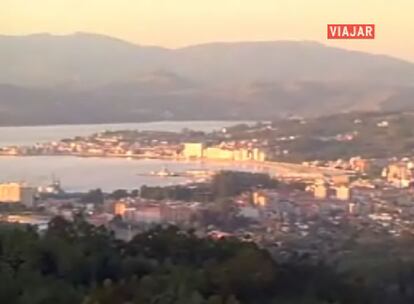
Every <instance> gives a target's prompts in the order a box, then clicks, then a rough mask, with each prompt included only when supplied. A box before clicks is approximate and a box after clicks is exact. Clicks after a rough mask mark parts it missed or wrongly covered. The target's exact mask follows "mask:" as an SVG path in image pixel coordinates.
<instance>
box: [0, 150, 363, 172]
mask: <svg viewBox="0 0 414 304" xmlns="http://www.w3.org/2000/svg"><path fill="white" fill-rule="evenodd" d="M59 156H61V157H62V156H63V157H75V158H99V159H114V158H116V159H127V160H159V161H163V160H164V161H175V162H184V163H185V162H187V163H188V162H190V163H206V164H226V165H229V166H235V167H240V168H243V167H246V168H250V169H254V171H260V172H265V173H268V174H270V175H272V173H273V174H274V175H279V176H281V177H282V176H285V175H286V176H289V175H290V176H292V177H294V176H297V177H299V176H302V178H303V177H305V176H308V178H318V177H320V178H322V177H323V176H325V175H327V176H337V175H352V174H355V172H353V171H346V170H340V169H334V168H329V167H310V166H305V165H302V164H299V163H288V162H273V161H263V162H260V161H252V160H248V161H235V160H223V159H206V158H200V159H187V158H183V157H169V156H165V157H160V156H154V157H150V156H140V155H125V154H85V153H62V154H54V153H50V154H31V155H30V154H17V155H10V154H6V153H0V157H13V158H18V157H59ZM271 172H272V173H271ZM292 172H295V174H293V173H292Z"/></svg>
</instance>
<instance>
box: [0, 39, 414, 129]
mask: <svg viewBox="0 0 414 304" xmlns="http://www.w3.org/2000/svg"><path fill="white" fill-rule="evenodd" d="M0 71H1V72H0V124H2V125H28V124H60V123H106V122H133V121H148V120H162V119H169V120H184V119H185V120H191V119H194V120H199V119H237V120H239V119H251V120H259V119H262V120H269V119H275V118H279V117H286V116H290V115H300V116H320V115H327V114H332V113H338V112H349V111H378V110H412V109H413V108H414V102H412V101H413V97H414V86H413V84H414V64H413V63H411V62H408V61H404V60H400V59H397V58H392V57H389V56H384V55H373V54H368V53H363V52H356V51H350V50H345V49H340V48H333V47H328V46H325V45H323V44H320V43H316V42H312V41H268V42H239V43H210V44H202V45H196V46H189V47H185V48H179V49H166V48H161V47H153V46H141V45H136V44H132V43H128V42H125V41H122V40H119V39H115V38H111V37H107V36H101V35H95V34H88V33H76V34H72V35H65V36H56V35H50V34H35V35H29V36H0Z"/></svg>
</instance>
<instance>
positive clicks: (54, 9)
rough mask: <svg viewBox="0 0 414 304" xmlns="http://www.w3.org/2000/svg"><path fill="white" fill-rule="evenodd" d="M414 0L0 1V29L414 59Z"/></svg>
mask: <svg viewBox="0 0 414 304" xmlns="http://www.w3.org/2000/svg"><path fill="white" fill-rule="evenodd" d="M413 13H414V1H413V0H0V34H6V35H26V34H31V33H45V32H47V33H52V34H70V33H73V32H91V33H98V34H104V35H108V36H113V37H117V38H121V39H124V40H127V41H130V42H133V43H137V44H142V45H158V46H164V47H169V48H177V47H181V46H187V45H192V44H199V43H206V42H216V41H229V42H232V41H261V40H315V41H319V42H322V43H325V44H328V45H333V46H337V47H343V48H347V49H355V50H362V51H368V52H371V53H380V54H388V55H392V56H395V57H400V58H404V59H407V60H411V61H414V39H413V38H414V15H413ZM328 23H374V24H375V25H376V39H375V40H365V41H361V40H357V41H355V40H354V41H348V40H340V41H328V40H327V39H326V31H327V24H328Z"/></svg>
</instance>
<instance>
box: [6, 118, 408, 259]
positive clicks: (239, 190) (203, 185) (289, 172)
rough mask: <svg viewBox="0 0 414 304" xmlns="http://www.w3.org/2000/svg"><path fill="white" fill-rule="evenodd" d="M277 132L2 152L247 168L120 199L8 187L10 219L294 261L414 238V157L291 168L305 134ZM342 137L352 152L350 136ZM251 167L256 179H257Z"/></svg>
mask: <svg viewBox="0 0 414 304" xmlns="http://www.w3.org/2000/svg"><path fill="white" fill-rule="evenodd" d="M288 123H290V124H291V123H292V122H291V121H289V122H288ZM294 123H295V124H297V125H299V126H300V125H304V124H306V122H304V121H303V120H295V122H294ZM360 124H363V122H362V120H357V119H354V118H352V125H353V126H356V128H358V127H359V125H360ZM389 124H390V123H389V122H388V121H384V120H382V118H381V120H380V121H379V122H375V126H376V128H377V129H378V130H380V131H383V132H389V131H388V129H387V128H388V127H389ZM273 129H275V126H274V125H272V124H266V123H265V124H263V123H260V124H256V125H255V126H234V127H230V128H227V129H222V130H218V131H215V132H211V133H207V134H206V133H202V132H195V131H191V130H183V131H182V132H181V133H174V132H149V131H146V132H140V131H132V130H129V131H116V132H111V131H106V132H101V133H98V134H94V135H91V136H87V137H76V138H73V139H63V140H61V141H59V142H51V143H42V144H36V145H34V146H31V147H3V148H2V150H1V151H2V154H3V155H18V156H26V155H31V156H36V155H54V156H56V157H59V156H60V155H72V156H82V157H91V156H94V157H126V158H131V159H137V161H139V159H142V158H154V159H173V160H176V161H193V162H200V161H202V162H209V161H211V162H227V163H233V164H239V165H241V164H244V166H243V168H242V169H241V170H240V171H218V172H201V173H202V176H203V179H196V180H192V181H189V182H187V183H185V184H180V185H172V186H166V187H149V186H146V185H141V186H140V187H138V186H137V189H136V190H131V189H129V190H124V189H119V190H116V191H114V192H113V193H103V192H102V190H100V189H91V191H90V192H88V193H66V192H65V191H64V189H63V188H64V187H62V185H60V184H59V181H58V180H55V181H53V183H52V184H51V185H48V186H46V187H38V188H36V187H33V186H30V185H26V184H21V183H5V184H2V185H0V201H1V202H3V204H2V206H0V207H2V220H3V221H7V222H20V223H30V224H35V225H37V226H38V227H39V229H46V227H47V223H48V221H49V220H50V219H51V218H53V217H55V216H62V217H64V218H66V219H68V220H73V218H74V217H76V216H77V215H79V214H82V216H84V217H85V218H86V219H87V221H89V222H90V223H92V224H94V225H96V226H105V227H108V228H109V229H111V230H112V231H114V232H115V234H116V235H117V237H119V238H121V239H126V240H129V239H131V238H132V237H133V236H134V235H135V234H137V233H139V232H141V231H145V230H147V229H149V228H151V227H154V226H157V225H177V226H179V227H182V228H191V229H195V231H196V232H197V234H198V235H200V236H209V237H213V238H226V237H236V238H238V239H240V240H246V241H253V242H255V243H257V244H259V245H260V246H263V247H265V248H268V249H269V250H271V252H272V253H273V254H275V255H278V256H283V255H286V254H288V253H289V252H290V253H291V252H292V248H296V247H295V246H293V245H292V244H296V246H297V247H298V248H300V251H301V252H302V253H306V254H309V255H311V256H312V255H315V256H317V257H320V256H321V255H324V254H328V253H329V252H332V251H333V250H334V251H335V250H336V249H337V248H338V246H341V244H346V243H347V241H349V239H350V238H356V236H358V238H361V239H365V238H369V239H373V240H375V239H376V238H384V237H390V238H399V237H401V236H404V235H412V234H413V233H414V221H413V220H412V218H413V217H412V216H413V215H414V204H413V201H414V191H413V190H414V159H413V158H410V157H408V156H405V157H390V158H384V157H378V158H367V157H363V156H360V155H355V156H352V157H350V158H349V159H332V160H327V159H313V160H303V161H302V162H296V163H295V162H292V161H290V162H288V161H287V160H290V159H289V158H288V157H287V156H288V155H289V154H295V153H296V154H297V153H298V152H297V151H294V150H287V147H286V146H283V143H285V142H287V143H288V144H290V143H291V142H292V141H295V138H296V137H298V138H299V137H301V136H303V135H299V136H298V135H296V136H294V135H290V136H288V135H285V134H283V135H284V136H281V137H277V138H276V140H273V141H271V140H270V136H269V131H272V130H273ZM263 132H265V133H264V134H266V135H265V136H264V135H263ZM349 133H350V134H354V135H353V136H358V135H356V134H357V132H355V131H352V130H350V131H349ZM258 134H261V136H259V135H258ZM270 134H272V135H273V134H274V133H270ZM318 136H319V135H318ZM333 138H334V141H337V142H338V143H340V142H342V141H346V142H348V144H349V145H352V144H353V142H352V141H353V137H352V136H351V135H349V136H345V135H342V134H337V135H336V136H335V137H333ZM323 141H326V139H325V138H324V139H323ZM275 143H276V145H275ZM281 143H282V144H281ZM249 168H250V169H249ZM252 168H255V169H256V170H255V171H254V172H249V171H251V169H252ZM201 173H200V172H198V174H201ZM154 174H158V175H159V176H160V178H161V177H162V176H174V175H175V174H177V173H175V172H170V171H168V170H166V169H164V170H160V171H159V172H155V173H154ZM287 246H288V247H289V250H287V249H286V248H287ZM316 248H317V250H316ZM335 248H336V249H335ZM338 252H341V250H338Z"/></svg>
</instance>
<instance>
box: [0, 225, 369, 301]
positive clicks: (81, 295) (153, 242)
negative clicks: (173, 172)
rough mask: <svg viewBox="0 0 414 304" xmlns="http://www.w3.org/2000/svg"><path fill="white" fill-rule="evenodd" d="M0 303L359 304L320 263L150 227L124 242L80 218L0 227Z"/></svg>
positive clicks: (346, 284) (352, 289) (352, 290)
mask: <svg viewBox="0 0 414 304" xmlns="http://www.w3.org/2000/svg"><path fill="white" fill-rule="evenodd" d="M0 281H1V285H0V303H10V304H12V303H30V304H37V303H39V304H40V303H42V304H43V303H44V304H47V303H54V304H56V303H62V304H66V303H67V304H69V303H70V304H73V303H84V304H117V303H191V304H192V303H209V304H213V303H226V304H235V303H365V302H363V298H364V295H363V293H362V292H359V291H358V292H357V290H358V286H357V285H356V284H353V283H352V282H350V281H347V280H346V279H345V278H343V277H340V276H339V275H336V274H335V273H333V272H332V271H330V270H329V269H328V268H326V267H324V266H321V265H319V266H311V265H306V264H301V263H291V264H283V265H278V264H277V263H276V262H274V261H273V259H272V258H271V257H270V256H269V254H268V253H267V251H265V250H261V249H259V248H257V247H256V246H255V245H253V244H248V243H240V242H239V241H236V240H211V239H200V238H197V237H195V236H194V235H193V234H192V233H191V232H183V231H179V230H178V229H176V228H174V227H166V228H156V229H153V230H151V231H149V232H146V233H143V234H140V235H137V236H136V237H135V238H134V239H133V240H131V241H130V242H128V243H125V242H122V241H119V240H116V239H114V237H113V236H112V234H111V233H110V232H108V231H107V230H106V229H104V228H96V227H93V226H90V225H89V224H87V223H86V222H84V221H83V220H82V219H76V220H75V222H74V223H69V222H66V221H65V220H63V219H62V218H55V219H53V220H52V222H51V223H50V228H49V229H48V231H47V232H46V233H45V234H44V235H42V236H39V235H38V234H37V233H36V232H35V231H34V230H33V229H32V228H30V227H24V228H22V227H20V226H19V227H17V226H4V227H1V229H0Z"/></svg>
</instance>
